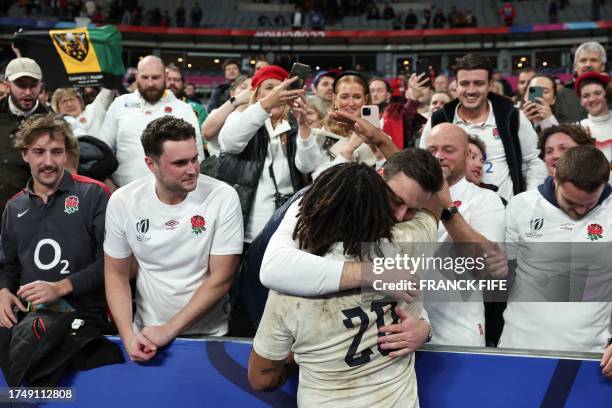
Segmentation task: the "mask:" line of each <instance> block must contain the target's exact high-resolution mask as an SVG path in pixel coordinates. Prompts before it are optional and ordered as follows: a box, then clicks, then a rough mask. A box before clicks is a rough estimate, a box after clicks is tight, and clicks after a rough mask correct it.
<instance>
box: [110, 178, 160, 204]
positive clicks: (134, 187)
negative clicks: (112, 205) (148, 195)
mask: <svg viewBox="0 0 612 408" xmlns="http://www.w3.org/2000/svg"><path fill="white" fill-rule="evenodd" d="M150 183H155V179H154V177H153V175H152V174H151V175H148V176H145V177H141V178H139V179H137V180H134V181H132V182H130V183H128V184H126V185H125V186H122V187H119V188H118V189H117V190H115V192H114V193H113V195H112V196H111V201H124V202H135V201H138V200H137V199H140V198H143V197H144V196H145V191H146V188H147V186H148V185H149V184H150Z"/></svg>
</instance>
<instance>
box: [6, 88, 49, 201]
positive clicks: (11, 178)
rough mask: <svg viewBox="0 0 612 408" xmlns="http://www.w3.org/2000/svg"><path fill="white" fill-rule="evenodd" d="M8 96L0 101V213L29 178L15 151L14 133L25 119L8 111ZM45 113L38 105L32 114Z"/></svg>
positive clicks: (24, 165) (18, 153) (19, 154)
mask: <svg viewBox="0 0 612 408" xmlns="http://www.w3.org/2000/svg"><path fill="white" fill-rule="evenodd" d="M9 98H10V96H7V97H6V98H4V99H2V100H0V159H1V160H0V211H2V210H3V209H4V206H5V205H6V202H7V201H8V199H9V198H11V197H12V196H13V195H14V194H17V193H18V192H19V191H20V190H21V189H22V188H23V186H25V185H26V183H27V182H28V179H29V178H30V168H29V167H28V164H27V163H26V162H24V161H23V159H22V158H21V153H20V152H18V151H17V150H16V149H15V145H14V143H15V137H14V136H15V131H16V130H17V128H18V127H19V125H20V124H21V122H22V121H23V120H24V119H25V118H23V117H18V116H15V115H13V114H12V113H11V111H10V109H9V104H8V100H9ZM39 113H41V114H44V113H47V109H46V108H45V107H44V106H43V105H42V104H38V108H36V110H35V111H34V114H39Z"/></svg>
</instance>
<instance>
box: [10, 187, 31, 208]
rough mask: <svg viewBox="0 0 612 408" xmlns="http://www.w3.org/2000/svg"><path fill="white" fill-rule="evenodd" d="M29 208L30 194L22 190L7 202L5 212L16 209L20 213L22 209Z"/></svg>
mask: <svg viewBox="0 0 612 408" xmlns="http://www.w3.org/2000/svg"><path fill="white" fill-rule="evenodd" d="M24 206H26V207H27V206H29V204H28V194H27V193H26V190H25V189H22V190H20V191H19V192H18V193H17V194H14V195H13V196H11V197H10V198H9V199H8V200H7V201H6V207H5V208H4V210H5V211H9V210H13V209H16V210H17V211H19V210H20V209H21V208H22V207H24Z"/></svg>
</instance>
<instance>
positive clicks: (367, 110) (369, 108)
mask: <svg viewBox="0 0 612 408" xmlns="http://www.w3.org/2000/svg"><path fill="white" fill-rule="evenodd" d="M361 117H362V118H363V119H365V120H367V121H368V122H370V123H371V124H372V125H374V127H375V128H377V129H380V111H379V109H378V105H365V106H362V107H361Z"/></svg>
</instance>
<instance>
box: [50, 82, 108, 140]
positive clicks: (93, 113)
mask: <svg viewBox="0 0 612 408" xmlns="http://www.w3.org/2000/svg"><path fill="white" fill-rule="evenodd" d="M112 101H113V91H111V90H110V89H106V88H102V89H101V90H100V92H99V93H98V96H96V99H94V101H93V102H92V103H90V104H89V105H87V106H85V102H84V101H83V97H82V96H81V94H79V93H78V92H77V91H76V90H75V89H74V88H58V89H56V90H55V92H53V96H52V97H51V107H52V108H53V110H54V111H55V112H56V113H62V114H64V120H65V121H66V122H68V124H70V127H71V128H72V132H73V133H74V135H75V136H76V137H79V136H83V135H89V136H94V137H98V135H99V134H100V128H101V127H102V123H103V122H104V117H105V116H106V110H107V109H108V107H109V106H110V104H111V102H112Z"/></svg>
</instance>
